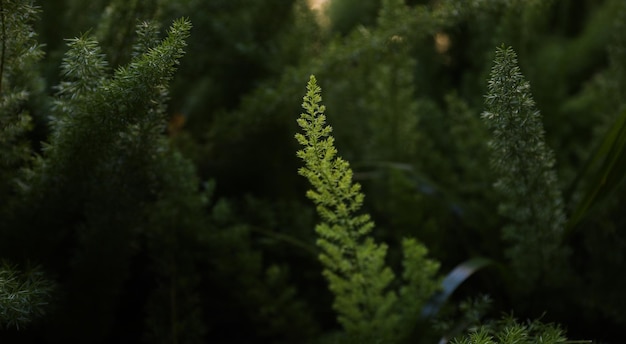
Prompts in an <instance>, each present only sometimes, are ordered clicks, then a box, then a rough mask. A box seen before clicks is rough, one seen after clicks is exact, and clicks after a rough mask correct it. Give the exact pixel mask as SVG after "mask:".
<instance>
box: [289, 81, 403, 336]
mask: <svg viewBox="0 0 626 344" xmlns="http://www.w3.org/2000/svg"><path fill="white" fill-rule="evenodd" d="M320 92H321V90H320V87H319V86H318V85H317V82H316V80H315V77H313V76H311V78H310V80H309V83H308V85H307V93H306V96H305V97H304V102H303V104H302V107H303V108H304V110H306V111H305V113H302V114H301V115H300V118H299V119H298V124H299V125H300V127H302V129H303V130H304V134H296V139H297V140H298V142H299V143H300V144H302V145H303V146H304V148H303V149H302V150H300V151H298V152H297V155H298V157H300V158H301V159H302V160H304V162H305V167H302V168H300V170H299V173H300V174H301V175H302V176H304V177H306V178H307V179H308V180H309V182H310V183H311V184H312V186H313V190H310V191H309V192H307V196H308V197H309V198H310V199H311V200H312V201H313V202H314V203H315V204H316V205H317V210H318V213H319V215H320V216H321V218H322V220H323V223H321V224H320V225H318V226H317V227H316V232H317V233H318V235H319V240H318V242H317V244H318V246H319V247H320V248H321V249H322V253H321V255H320V261H321V262H322V264H323V265H324V272H323V274H324V276H325V277H326V278H327V279H328V281H329V288H330V290H331V291H332V292H333V293H334V294H335V303H334V308H335V310H336V311H337V312H338V313H339V316H338V318H339V322H340V323H341V324H342V325H343V326H344V328H345V329H346V331H347V332H348V333H349V334H350V335H351V336H353V337H354V338H360V339H370V340H371V339H374V338H386V337H388V335H389V332H390V331H392V329H393V328H395V322H397V317H394V316H392V314H391V311H392V310H393V308H394V305H395V303H396V299H397V296H396V294H395V293H393V292H390V291H388V290H387V289H388V287H389V285H390V284H391V282H392V281H393V279H394V274H393V272H392V271H391V270H390V269H389V268H388V267H387V266H385V255H386V251H387V247H386V245H379V244H377V243H375V242H374V241H373V240H372V239H371V238H366V236H367V234H368V233H369V232H370V231H371V230H372V228H373V223H372V221H371V220H370V217H369V215H356V214H355V213H356V212H357V211H358V210H359V209H360V208H361V205H362V204H363V198H364V196H363V194H362V193H361V192H360V190H361V186H360V185H359V184H357V183H354V182H353V181H352V170H351V169H350V165H349V163H348V162H347V161H345V160H343V159H341V158H339V157H337V149H336V148H335V146H334V139H333V138H332V137H331V136H330V133H331V131H332V128H331V127H330V126H328V125H326V117H325V116H324V110H325V108H324V106H323V105H321V101H322V98H321V95H320Z"/></svg>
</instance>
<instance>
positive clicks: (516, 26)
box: [0, 0, 626, 344]
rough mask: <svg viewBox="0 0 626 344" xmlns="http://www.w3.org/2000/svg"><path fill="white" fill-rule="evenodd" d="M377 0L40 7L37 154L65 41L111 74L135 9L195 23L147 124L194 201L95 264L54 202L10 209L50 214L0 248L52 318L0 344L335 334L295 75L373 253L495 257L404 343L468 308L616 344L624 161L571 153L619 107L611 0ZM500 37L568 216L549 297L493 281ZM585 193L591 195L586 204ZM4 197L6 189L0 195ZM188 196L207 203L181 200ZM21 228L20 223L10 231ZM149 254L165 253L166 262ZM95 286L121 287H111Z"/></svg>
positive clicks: (625, 257)
mask: <svg viewBox="0 0 626 344" xmlns="http://www.w3.org/2000/svg"><path fill="white" fill-rule="evenodd" d="M385 3H386V4H387V5H388V6H389V8H392V9H393V10H394V11H395V12H393V13H386V14H384V13H383V12H381V8H382V6H383V1H379V0H328V1H322V0H318V1H304V0H262V1H261V0H246V1H243V0H210V1H206V0H205V1H202V0H142V1H140V0H110V1H105V0H93V1H81V0H54V1H41V2H38V3H37V5H38V6H40V9H41V13H40V15H39V20H38V21H37V22H35V24H34V28H35V31H36V32H37V34H38V38H37V39H38V40H39V42H40V43H42V44H44V46H43V50H44V51H45V57H44V58H43V60H41V62H40V63H39V64H38V69H37V70H36V72H37V73H39V79H38V80H39V84H38V85H39V93H37V96H34V97H33V98H32V99H31V100H30V101H29V103H28V105H27V107H28V109H29V111H30V115H31V116H32V118H33V126H32V130H31V131H30V133H29V134H28V141H29V142H30V143H31V146H32V151H33V152H34V153H41V152H42V146H41V142H46V141H48V138H49V136H50V134H51V131H52V129H51V127H50V125H49V117H50V111H49V107H50V104H51V102H52V100H51V98H50V97H52V96H54V94H55V92H56V88H55V86H56V85H58V84H59V83H60V82H61V80H62V79H61V73H60V65H61V62H62V59H63V56H64V54H65V52H66V51H67V45H66V43H67V41H66V39H68V38H73V37H77V36H81V35H82V34H88V35H91V36H93V37H95V38H96V39H97V40H98V41H99V42H100V45H101V47H102V51H103V53H104V54H105V55H106V58H107V60H108V61H109V65H110V70H111V71H113V70H115V69H116V68H118V67H119V66H123V65H125V64H126V63H128V62H129V61H130V58H131V54H132V49H131V45H132V42H133V40H134V32H135V27H136V25H137V24H138V23H139V22H141V21H143V20H152V21H156V22H157V23H159V24H160V26H161V28H162V30H163V31H165V30H166V29H167V27H169V25H170V24H171V23H172V21H173V20H174V19H176V18H179V17H187V18H189V20H190V21H191V22H192V24H193V28H192V30H191V36H190V38H189V39H188V46H187V47H186V48H185V50H186V55H185V56H184V57H183V58H182V60H181V63H180V65H179V67H178V71H177V72H176V74H175V77H174V78H173V80H172V81H171V83H170V92H169V95H168V97H169V98H168V99H167V110H166V112H167V126H166V127H164V128H162V135H163V137H166V138H167V141H168V142H169V144H170V145H171V146H172V147H174V148H175V149H176V150H177V151H179V152H180V153H181V155H182V157H181V160H180V161H185V164H187V163H188V164H189V165H184V164H183V165H180V166H182V167H180V166H178V167H176V166H170V165H167V166H164V167H163V169H164V171H165V170H166V171H170V170H171V169H174V168H180V169H181V170H184V171H183V172H180V173H179V174H172V175H176V176H189V177H188V178H187V177H185V178H181V179H180V180H178V179H172V178H170V179H168V181H169V182H171V183H172V184H173V185H178V183H180V184H184V185H186V186H185V187H184V189H185V190H192V191H190V194H192V193H193V192H197V194H194V195H196V196H193V197H196V198H193V197H191V196H190V197H187V196H180V197H179V198H176V197H178V196H176V197H174V196H172V198H171V199H172V201H171V202H170V203H167V202H166V203H163V204H161V205H160V206H159V207H160V208H159V207H157V208H154V209H160V210H159V211H158V212H159V214H164V215H163V218H167V219H169V220H168V221H171V222H172V226H171V228H183V227H184V228H185V231H188V232H184V233H191V234H189V235H186V234H185V235H183V236H175V237H170V236H168V234H163V233H161V232H159V231H151V230H150V226H152V225H153V224H154V225H155V226H156V225H158V224H159V223H160V222H163V221H162V220H159V219H160V217H159V216H156V217H154V216H152V217H151V216H146V218H145V219H148V218H149V219H150V220H145V221H144V217H141V216H143V215H141V216H139V215H137V216H138V217H137V218H136V219H135V220H136V221H137V223H138V224H136V225H133V226H134V227H133V228H135V229H137V228H138V229H137V230H136V231H134V232H132V233H133V234H132V235H126V234H124V235H122V234H120V235H119V236H117V237H116V236H111V237H107V239H106V240H116V241H117V242H123V244H119V245H122V246H123V249H122V251H123V252H126V253H124V254H123V255H122V256H118V255H117V253H118V252H120V251H118V249H110V250H107V249H102V252H99V253H98V254H97V255H90V256H89V257H90V258H89V259H93V260H94V262H93V263H92V262H91V261H89V262H87V260H85V259H86V258H81V257H83V256H82V254H83V253H84V252H86V251H88V250H89V247H90V246H81V245H83V244H82V242H83V241H84V240H83V239H84V237H85V236H89V235H90V234H89V233H90V232H89V231H82V229H84V228H87V227H88V225H85V223H89V221H88V220H85V219H90V216H91V215H90V214H89V213H83V212H82V210H80V211H71V212H69V213H63V210H60V209H63V206H64V205H63V204H55V205H54V206H53V207H51V208H50V209H53V210H49V211H48V210H46V211H43V212H42V213H41V214H47V215H39V214H40V213H38V212H37V211H35V210H33V211H32V212H30V213H29V212H28V211H24V212H23V213H20V214H24V215H23V216H22V215H20V216H22V218H23V217H32V218H41V219H46V217H45V216H49V217H50V218H54V219H55V220H54V221H52V222H50V221H47V220H46V221H45V222H44V220H41V221H40V222H37V221H36V219H35V220H32V221H31V220H30V219H29V221H27V222H23V221H22V220H20V219H17V220H16V219H13V220H11V221H13V222H10V223H12V224H15V223H17V225H14V226H13V227H11V228H9V226H8V225H7V226H6V227H5V228H2V229H1V230H0V232H2V237H1V240H2V243H1V244H0V249H1V250H0V255H1V256H2V257H3V258H6V259H7V260H10V261H13V262H16V263H18V264H26V262H29V263H33V264H36V265H40V266H41V267H42V269H43V271H44V273H46V274H47V276H49V277H50V278H51V279H52V280H53V281H55V283H57V284H58V286H57V288H56V290H57V291H56V292H55V293H53V298H52V300H51V301H50V309H49V310H48V312H47V315H46V316H44V317H43V318H42V319H39V320H36V321H34V322H33V323H32V324H30V325H29V326H28V327H27V328H25V329H20V330H16V329H6V330H4V331H1V332H0V342H1V343H139V342H147V343H173V344H174V343H318V342H320V343H321V342H325V341H326V342H331V339H332V336H330V335H331V334H332V333H334V332H336V331H339V330H340V327H339V325H338V324H337V322H336V314H335V312H334V311H333V310H332V308H331V305H332V295H331V294H330V292H329V291H328V288H327V285H326V281H325V280H324V279H323V277H322V275H321V266H320V263H319V262H318V260H317V254H318V251H317V247H316V246H315V232H314V230H313V229H314V227H315V225H316V223H317V222H318V220H319V218H318V217H317V216H316V214H315V208H314V206H313V205H312V204H311V203H310V202H309V200H307V199H306V198H305V196H304V195H305V192H306V190H307V189H308V188H309V186H308V184H307V183H306V180H304V178H302V177H301V176H299V175H298V174H297V170H298V168H299V167H300V166H301V164H302V163H301V161H299V160H298V159H297V158H296V155H295V152H296V150H298V149H299V147H298V144H297V142H296V141H295V139H294V134H295V133H296V132H297V131H298V130H299V129H298V127H297V124H296V119H297V118H298V115H299V114H300V112H302V110H301V107H300V104H301V102H302V96H303V95H304V92H305V85H306V82H307V80H308V78H309V75H311V74H315V75H316V77H317V80H318V81H319V83H320V86H321V87H322V92H323V93H322V96H323V99H324V101H323V102H324V104H325V105H326V108H327V116H328V122H329V123H330V124H331V125H332V126H333V129H334V130H333V135H334V137H335V138H336V145H337V148H338V149H339V155H341V156H342V157H343V158H345V159H346V160H348V161H350V163H351V166H352V168H353V169H354V171H355V179H356V181H358V182H359V183H361V184H362V185H363V191H364V193H365V195H366V198H365V205H364V208H365V211H367V212H369V213H370V214H372V217H373V219H374V221H375V223H376V229H375V231H374V236H375V238H376V239H377V240H379V241H384V242H386V243H387V244H388V245H389V247H390V248H389V252H388V261H389V264H390V265H391V266H392V267H394V268H397V269H399V266H400V258H401V257H400V249H399V246H400V242H401V240H402V238H404V237H407V236H413V237H416V238H418V239H419V240H420V241H421V242H423V243H424V244H425V245H426V246H427V247H428V248H429V252H430V256H431V257H433V258H435V259H437V260H439V261H440V262H441V263H442V268H441V274H442V276H444V277H445V275H446V274H448V273H449V272H450V271H451V270H452V269H453V268H454V267H455V266H457V265H458V264H460V263H462V262H465V261H468V260H470V259H472V258H477V257H482V258H488V259H490V260H492V261H495V262H498V264H501V265H497V266H498V267H495V265H491V266H487V267H485V268H483V269H480V270H479V271H477V272H476V273H475V274H474V275H472V276H471V277H469V278H467V279H466V280H464V281H463V284H462V285H460V286H459V287H458V288H457V289H456V290H454V293H453V294H452V296H451V299H450V300H449V301H448V302H446V303H445V304H444V305H443V307H442V308H441V309H440V310H439V313H438V315H437V316H433V317H431V318H427V319H423V321H422V322H421V323H419V324H416V333H419V335H416V337H415V342H419V343H434V342H437V341H438V340H439V338H441V337H442V336H444V335H445V334H446V333H448V332H451V331H452V332H454V331H453V330H455V329H456V330H459V328H457V327H455V326H457V325H458V326H460V331H462V330H466V329H467V328H469V327H471V326H473V325H469V324H468V323H465V322H464V320H462V319H465V318H463V315H462V314H463V312H464V311H467V309H468V308H470V309H471V310H473V311H476V312H478V313H479V315H478V316H477V317H476V318H477V319H482V320H484V321H487V320H488V319H493V318H499V317H500V315H501V314H502V313H512V314H513V315H514V316H515V317H517V318H519V319H527V318H532V319H534V318H541V319H542V320H543V321H546V322H556V323H559V324H560V325H561V326H562V327H563V328H564V329H565V330H567V333H568V337H569V338H572V339H579V340H594V341H595V342H597V343H620V342H623V338H624V333H623V328H624V326H626V312H625V311H624V306H625V305H626V293H624V290H626V275H625V274H624V273H623V271H624V266H626V215H625V213H624V211H623V210H624V202H625V201H626V190H625V189H624V183H623V182H622V181H623V178H622V176H623V173H620V172H619V171H622V172H623V170H624V167H623V166H624V165H625V164H626V162H624V161H623V160H617V161H615V163H614V164H613V165H612V166H613V167H612V168H613V170H612V171H613V173H618V178H617V179H611V180H609V181H607V180H602V179H597V178H596V179H593V178H591V177H589V173H588V172H587V171H588V170H587V168H586V166H588V165H587V164H588V162H590V161H591V162H593V161H594V160H593V159H594V157H596V156H598V154H599V153H598V147H600V144H601V142H602V140H604V139H606V138H607V135H608V134H607V133H609V132H610V130H611V128H614V126H615V125H616V124H615V123H616V121H618V119H619V118H620V115H621V116H622V117H623V113H624V112H623V111H624V108H625V107H624V105H625V104H626V101H625V99H626V97H625V95H626V94H625V90H626V88H625V87H626V86H625V85H626V72H625V71H626V68H625V63H626V53H625V52H626V50H625V49H626V37H625V32H626V30H625V29H624V28H625V20H626V6H625V3H624V1H623V0H548V1H534V0H533V1H523V0H409V1H406V4H405V5H398V4H395V3H396V2H395V1H386V2H385ZM392 3H393V4H395V5H393V6H392V5H389V4H392ZM400 3H402V2H400ZM503 44H504V45H505V46H511V47H513V49H514V50H515V51H516V52H517V54H518V59H519V65H520V68H521V72H522V73H523V74H524V76H525V77H526V79H527V80H528V81H529V82H530V85H531V92H532V95H533V97H534V100H535V102H536V106H537V108H538V109H539V111H540V113H541V115H542V121H543V125H544V128H545V135H546V140H547V145H548V146H549V147H550V148H551V149H552V150H553V151H554V153H555V157H556V165H555V169H556V172H557V176H558V187H559V189H560V190H561V191H562V193H563V199H564V203H565V204H564V207H565V212H566V216H567V217H568V219H571V218H572V217H576V218H577V221H576V223H570V225H568V226H567V228H566V229H565V234H564V243H565V245H566V246H567V247H568V249H569V250H570V252H571V254H570V256H569V260H568V264H569V265H568V266H569V270H568V273H567V274H565V277H563V279H564V280H563V281H564V282H563V283H561V285H560V286H559V287H558V288H550V287H545V288H544V287H543V286H535V287H529V288H527V289H525V290H520V288H518V286H517V285H516V284H515V283H513V282H512V281H514V279H511V278H509V277H510V275H511V274H513V272H511V271H510V269H508V268H507V267H510V266H511V265H510V263H511V258H510V257H507V256H506V255H505V253H504V252H505V246H506V243H504V242H503V240H502V239H501V235H500V231H501V228H502V227H503V226H504V224H505V220H504V219H503V218H501V217H500V216H499V215H498V211H497V209H498V204H499V200H498V197H497V195H496V193H495V192H494V190H493V187H492V186H493V183H494V181H495V180H496V177H495V176H494V173H493V171H492V169H491V167H490V155H489V150H488V146H487V142H488V140H489V139H490V134H489V132H488V130H487V128H486V127H485V125H484V123H483V121H482V120H481V118H480V114H481V113H482V112H483V111H484V100H485V98H484V95H485V94H486V93H487V80H488V78H489V72H490V69H491V67H492V65H493V58H494V53H495V49H496V47H499V46H501V45H503ZM618 148H619V147H618ZM618 148H615V149H618ZM621 149H623V143H622V146H621ZM622 156H623V155H622ZM175 161H179V160H175ZM187 166H188V168H187ZM615 171H617V172H615ZM172 173H173V172H172ZM177 173H178V172H177ZM163 178H166V179H167V178H168V177H167V176H166V177H163ZM101 183H102V184H103V185H107V183H108V181H107V179H106V178H104V179H101ZM600 183H604V184H602V188H600V187H598V185H600ZM187 184H189V185H187ZM596 187H597V188H596ZM590 189H600V190H601V192H599V193H598V194H597V197H595V198H593V202H592V204H591V206H590V207H589V208H588V209H587V208H585V209H584V210H581V209H580V203H581V200H583V199H585V197H586V196H587V195H588V194H589V190H590ZM172 190H173V191H172V194H173V195H183V193H182V191H181V193H180V194H177V191H176V188H172ZM111 192H112V194H111V195H110V198H111V202H113V203H114V202H116V201H115V200H116V196H115V193H114V192H113V191H111ZM185 192H186V191H185ZM12 195H13V194H11V193H8V194H7V195H6V196H7V197H5V195H0V202H2V200H3V199H9V197H12ZM184 195H186V194H184ZM198 195H199V196H198ZM107 197H108V196H107ZM200 198H202V202H200V201H198V204H202V205H201V206H197V207H196V206H192V205H191V204H195V203H193V202H196V199H200ZM152 201H153V200H152V199H150V198H149V197H148V198H146V200H145V202H148V203H149V202H152ZM68 202H69V201H68ZM76 202H78V203H80V202H82V199H80V198H79V200H78V201H76ZM142 202H143V201H142ZM107 204H108V203H107ZM121 204H126V203H121ZM129 204H130V203H129ZM142 204H143V203H142ZM55 207H56V208H55ZM68 207H69V206H68ZM18 208H19V207H18ZM188 208H189V209H191V208H193V209H195V210H194V211H193V212H189V211H188V210H187V209H188ZM32 209H35V208H32ZM37 209H39V208H37ZM76 209H79V208H76ZM81 209H82V208H81ZM151 209H153V208H151ZM97 211H103V210H102V209H99V210H97ZM85 212H87V210H85ZM153 212H156V210H153ZM105 213H106V211H105ZM50 214H53V215H50ZM59 214H62V215H59ZM123 214H126V215H124V216H134V215H132V214H134V210H133V209H130V210H129V211H128V212H127V213H123ZM166 215H167V216H166ZM170 215H171V216H170ZM106 216H108V215H106ZM168 216H169V217H168ZM111 219H112V217H108V220H111ZM108 220H107V221H108ZM111 221H113V220H111ZM23 223H27V224H23ZM33 223H35V224H37V225H36V226H35V225H33ZM111 223H115V222H111ZM133 223H134V222H133ZM2 225H3V224H2V222H0V226H2ZM20 226H23V227H20ZM26 227H28V228H29V231H28V232H23V233H28V236H26V234H15V231H16V228H26ZM135 229H133V230H135ZM181 231H182V229H181ZM113 232H114V231H113ZM55 233H62V234H58V235H57V234H55ZM111 235H113V234H111ZM115 235H117V234H115ZM38 236H42V237H45V238H48V236H50V237H54V238H56V239H55V240H56V241H54V240H52V241H48V242H49V244H50V245H51V246H50V247H48V249H47V250H39V249H38V247H40V246H37V245H34V246H33V245H31V240H32V238H35V237H38ZM154 238H160V239H158V240H156V239H154ZM57 239H58V240H57ZM42 240H43V239H42ZM46 240H47V239H46ZM99 240H100V239H93V242H94V243H96V242H98V243H99V242H100V241H99ZM97 246H98V245H95V246H94V247H97ZM105 246H106V245H105ZM105 246H103V247H105ZM85 247H86V248H85ZM106 247H108V246H106ZM111 247H117V246H111ZM162 252H170V253H172V257H174V258H172V260H171V261H166V258H164V257H169V256H168V255H167V254H165V253H162ZM113 257H115V258H116V259H113ZM120 257H122V258H120ZM161 259H162V260H164V261H161ZM168 259H169V258H168ZM515 259H520V260H523V259H524V257H519V258H513V260H515ZM112 262H115V263H112ZM170 263H171V265H168V264H170ZM81 266H83V268H80V267H81ZM502 266H503V267H502ZM102 267H105V268H102ZM100 268H102V270H99V269H100ZM81 269H85V271H91V272H92V273H93V274H83V273H79V272H80V271H83V270H81ZM92 275H93V276H92ZM107 280H109V281H110V280H119V283H117V284H114V286H113V287H111V288H115V289H110V288H109V289H107V288H108V287H106V283H107V282H106V281H107ZM102 283H105V284H102ZM96 284H98V285H100V286H99V287H98V288H95V287H93V290H91V289H90V288H92V286H93V285H96ZM174 286H179V287H180V288H181V289H180V290H183V291H184V292H178V294H176V293H175V292H174V290H175V287H174ZM175 295H177V296H175ZM485 298H488V299H489V302H485V301H484V299H485ZM85 300H87V301H85ZM94 300H100V302H95V301H94ZM481 300H482V301H481ZM472 305H473V306H472ZM168 307H169V308H168ZM173 310H177V312H178V313H176V312H174V311H173ZM177 317H179V318H177ZM456 333H458V331H457V332H456Z"/></svg>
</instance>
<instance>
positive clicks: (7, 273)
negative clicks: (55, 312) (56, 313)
mask: <svg viewBox="0 0 626 344" xmlns="http://www.w3.org/2000/svg"><path fill="white" fill-rule="evenodd" d="M52 290H53V284H52V283H51V282H50V281H49V280H47V279H46V278H45V277H44V276H43V273H42V272H41V271H40V270H39V269H38V268H28V269H27V270H26V271H24V272H19V270H18V269H17V268H16V267H14V266H10V265H8V264H6V263H3V264H2V266H1V267H0V328H11V327H13V328H16V329H18V330H19V329H20V327H24V326H25V325H27V324H28V323H30V322H31V321H33V320H34V319H35V318H39V317H41V316H43V315H45V314H46V306H47V305H48V303H49V300H50V298H51V297H50V294H51V292H52Z"/></svg>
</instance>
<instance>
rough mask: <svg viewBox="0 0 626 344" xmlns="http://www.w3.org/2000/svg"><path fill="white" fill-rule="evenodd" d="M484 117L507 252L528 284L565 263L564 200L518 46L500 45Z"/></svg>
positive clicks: (492, 72) (517, 271) (544, 276)
mask: <svg viewBox="0 0 626 344" xmlns="http://www.w3.org/2000/svg"><path fill="white" fill-rule="evenodd" d="M488 88H489V91H488V94H487V96H486V100H485V105H486V111H485V112H483V114H482V118H483V119H484V121H485V123H486V124H487V126H488V127H489V129H490V131H491V132H492V135H493V137H492V139H491V141H490V142H489V145H490V147H491V150H492V166H493V168H494V169H495V171H496V173H497V174H498V176H499V177H498V180H497V182H496V183H495V188H496V190H497V191H498V193H499V194H500V197H501V203H500V206H499V209H498V210H499V213H500V214H501V215H502V216H503V217H505V218H506V220H507V221H508V224H507V225H506V226H505V227H504V228H503V230H502V236H503V238H504V239H505V240H506V241H507V242H508V243H509V244H510V247H509V249H508V250H507V255H508V257H509V258H510V259H511V262H512V265H513V266H514V268H515V271H516V273H517V274H518V276H519V278H520V280H524V281H526V282H528V285H532V283H534V282H536V281H538V280H539V279H541V278H547V277H549V275H550V274H549V273H548V271H555V270H554V267H555V266H559V267H562V264H563V263H564V257H565V250H564V248H563V247H562V234H563V228H564V224H565V215H564V210H563V200H562V196H561V191H560V190H559V188H558V184H557V176H556V172H555V171H554V163H555V159H554V154H553V153H552V151H551V150H550V148H548V146H547V145H546V143H545V138H544V129H543V124H542V123H541V116H540V113H539V111H538V110H537V109H536V107H535V102H534V100H533V98H532V95H531V93H530V84H529V83H528V82H527V81H526V80H525V79H524V76H523V75H522V73H521V71H520V69H519V67H518V64H517V57H516V54H515V52H514V51H513V49H512V48H510V47H509V48H504V47H501V48H498V49H497V51H496V57H495V64H494V66H493V68H492V71H491V78H490V80H489V84H488Z"/></svg>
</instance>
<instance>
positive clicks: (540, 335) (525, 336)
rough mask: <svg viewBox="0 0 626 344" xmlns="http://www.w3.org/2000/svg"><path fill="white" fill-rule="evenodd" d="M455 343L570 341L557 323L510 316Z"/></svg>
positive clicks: (550, 343) (548, 342) (455, 340)
mask: <svg viewBox="0 0 626 344" xmlns="http://www.w3.org/2000/svg"><path fill="white" fill-rule="evenodd" d="M451 343H454V344H499V343H502V344H504V343H520V344H533V343H545V344H556V343H568V341H567V339H566V338H565V336H564V334H563V331H562V330H561V329H560V328H559V327H558V326H555V325H552V324H543V323H541V322H540V321H538V320H535V321H529V322H528V323H520V322H518V321H517V320H516V319H514V318H512V317H510V316H508V317H504V318H503V319H502V320H500V321H498V322H496V323H494V324H492V325H491V326H489V327H481V328H479V329H477V330H476V331H474V332H472V333H469V334H467V335H466V336H464V337H461V338H455V339H454V340H452V342H451Z"/></svg>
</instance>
